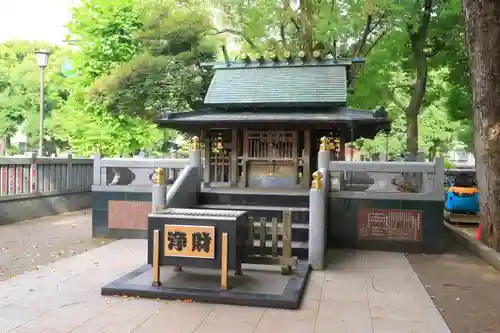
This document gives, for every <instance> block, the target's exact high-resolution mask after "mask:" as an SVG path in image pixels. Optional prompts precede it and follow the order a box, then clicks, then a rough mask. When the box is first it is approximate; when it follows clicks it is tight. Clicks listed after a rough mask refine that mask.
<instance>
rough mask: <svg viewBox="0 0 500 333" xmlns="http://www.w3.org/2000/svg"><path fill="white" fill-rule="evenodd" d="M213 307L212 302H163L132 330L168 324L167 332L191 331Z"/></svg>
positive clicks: (153, 329) (144, 331)
mask: <svg viewBox="0 0 500 333" xmlns="http://www.w3.org/2000/svg"><path fill="white" fill-rule="evenodd" d="M213 308H214V305H213V304H201V303H182V302H165V304H164V306H162V307H160V308H159V310H158V311H156V313H154V315H153V316H151V317H150V318H148V320H146V321H144V322H143V323H142V324H141V325H139V327H137V328H136V329H135V330H134V331H133V332H134V333H151V332H157V331H158V329H159V328H161V327H166V326H168V333H192V332H194V331H195V330H196V329H198V328H199V327H200V326H201V325H202V323H203V321H204V320H205V318H207V316H208V315H209V314H210V312H211V311H212V309H213ZM226 326H227V325H226ZM233 329H234V328H233ZM237 329H239V327H238V328H237Z"/></svg>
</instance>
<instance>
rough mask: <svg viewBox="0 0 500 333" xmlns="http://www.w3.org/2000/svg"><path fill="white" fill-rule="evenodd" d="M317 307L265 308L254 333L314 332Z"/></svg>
mask: <svg viewBox="0 0 500 333" xmlns="http://www.w3.org/2000/svg"><path fill="white" fill-rule="evenodd" d="M317 315H318V308H312V307H311V308H309V309H307V308H306V309H301V310H300V311H296V310H280V309H266V311H265V312H264V315H263V316H262V318H261V320H260V322H259V324H258V325H257V328H256V329H255V333H314V326H315V324H316V317H317Z"/></svg>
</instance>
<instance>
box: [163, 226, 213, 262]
mask: <svg viewBox="0 0 500 333" xmlns="http://www.w3.org/2000/svg"><path fill="white" fill-rule="evenodd" d="M164 244H165V245H164V253H165V256H166V257H189V258H202V259H214V258H215V227H210V226H198V225H176V224H165V243H164Z"/></svg>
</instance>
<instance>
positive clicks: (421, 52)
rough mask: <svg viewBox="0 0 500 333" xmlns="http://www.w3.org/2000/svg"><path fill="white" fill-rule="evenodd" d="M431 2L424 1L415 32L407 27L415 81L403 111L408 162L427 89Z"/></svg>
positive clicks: (412, 154)
mask: <svg viewBox="0 0 500 333" xmlns="http://www.w3.org/2000/svg"><path fill="white" fill-rule="evenodd" d="M431 9H432V0H425V3H424V8H423V14H422V19H421V21H420V26H419V28H418V30H417V32H412V27H411V26H410V27H409V34H410V42H411V50H412V53H413V58H414V60H415V69H416V79H415V83H414V85H413V91H412V94H411V99H410V103H409V104H408V107H407V108H406V110H405V115H406V148H407V149H408V160H410V161H415V160H416V158H417V153H418V113H419V112H420V108H421V107H422V104H423V101H424V96H425V89H426V88H427V71H428V64H427V55H426V54H425V42H426V40H427V32H428V30H429V23H430V18H431Z"/></svg>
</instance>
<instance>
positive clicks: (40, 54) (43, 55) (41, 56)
mask: <svg viewBox="0 0 500 333" xmlns="http://www.w3.org/2000/svg"><path fill="white" fill-rule="evenodd" d="M35 55H36V60H37V62H38V66H39V67H40V139H39V143H38V156H43V113H44V99H43V97H44V73H45V68H46V67H47V66H48V64H49V56H50V52H49V51H47V50H38V51H36V52H35Z"/></svg>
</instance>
